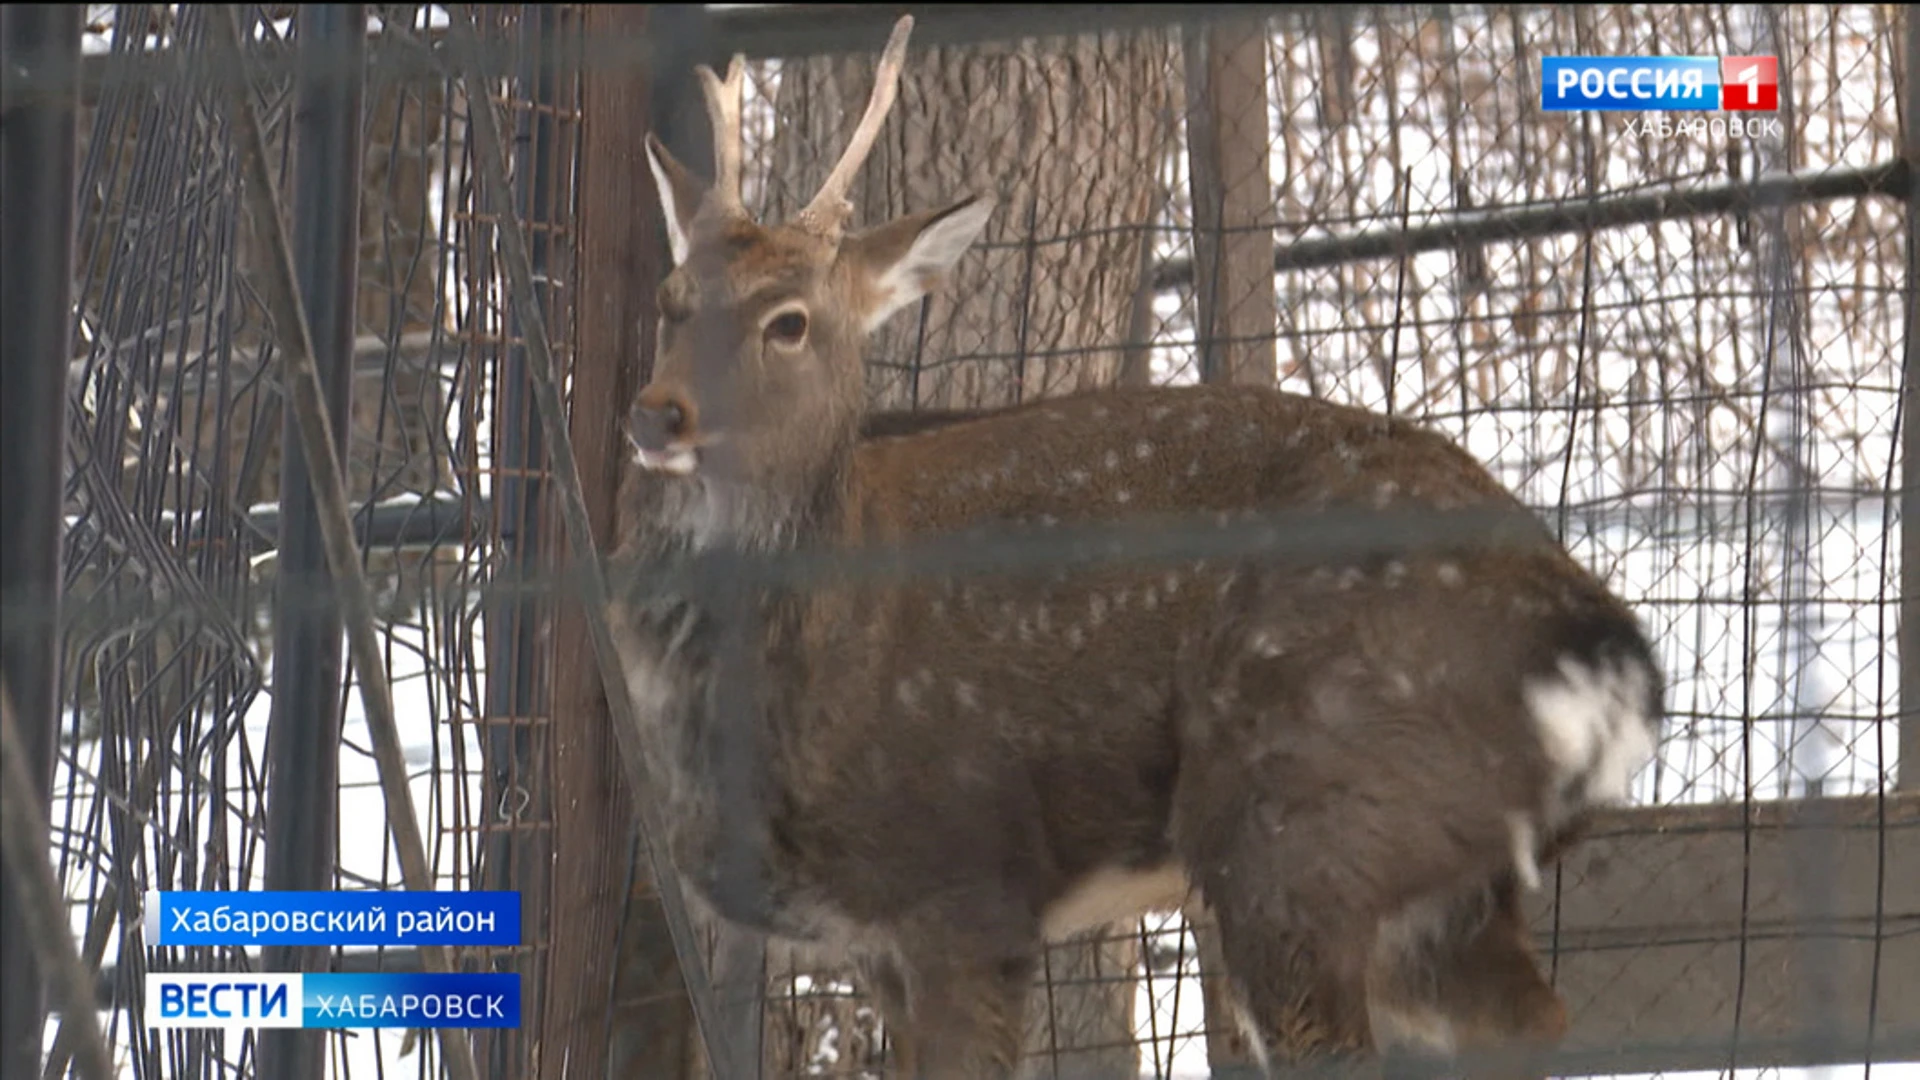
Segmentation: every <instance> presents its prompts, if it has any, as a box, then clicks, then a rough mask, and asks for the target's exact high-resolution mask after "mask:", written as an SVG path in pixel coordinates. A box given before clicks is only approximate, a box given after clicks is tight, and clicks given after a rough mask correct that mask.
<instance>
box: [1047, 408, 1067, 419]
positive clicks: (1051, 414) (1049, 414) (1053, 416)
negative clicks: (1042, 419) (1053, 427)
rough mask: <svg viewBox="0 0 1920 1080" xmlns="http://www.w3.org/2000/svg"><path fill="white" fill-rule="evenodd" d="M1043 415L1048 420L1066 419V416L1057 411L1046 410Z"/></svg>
mask: <svg viewBox="0 0 1920 1080" xmlns="http://www.w3.org/2000/svg"><path fill="white" fill-rule="evenodd" d="M1045 415H1046V418H1047V419H1049V420H1065V419H1066V418H1067V414H1066V413H1063V412H1061V411H1060V410H1059V409H1048V410H1047V411H1046V414H1045Z"/></svg>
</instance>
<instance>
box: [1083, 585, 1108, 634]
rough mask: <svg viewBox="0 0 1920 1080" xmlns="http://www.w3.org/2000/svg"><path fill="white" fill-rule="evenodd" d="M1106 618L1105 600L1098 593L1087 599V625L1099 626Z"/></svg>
mask: <svg viewBox="0 0 1920 1080" xmlns="http://www.w3.org/2000/svg"><path fill="white" fill-rule="evenodd" d="M1106 618H1107V598H1106V597H1104V596H1101V595H1100V594H1099V593H1095V594H1093V596H1091V597H1089V598H1088V599H1087V625H1088V626H1099V625H1100V624H1101V623H1102V622H1104V621H1106Z"/></svg>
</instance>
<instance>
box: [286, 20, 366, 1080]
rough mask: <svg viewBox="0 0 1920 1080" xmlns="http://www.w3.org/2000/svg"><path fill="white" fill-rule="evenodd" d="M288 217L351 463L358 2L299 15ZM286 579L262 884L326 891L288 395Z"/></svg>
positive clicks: (322, 600)
mask: <svg viewBox="0 0 1920 1080" xmlns="http://www.w3.org/2000/svg"><path fill="white" fill-rule="evenodd" d="M294 34H295V41H296V42H297V49H298V58H299V59H298V61H297V63H298V66H297V67H296V69H295V76H294V78H295V80H296V81H295V100H296V102H297V104H296V106H295V110H294V128H293V140H294V144H293V158H294V162H295V167H294V169H293V176H294V177H295V181H294V191H293V196H292V201H293V214H292V217H291V224H292V235H293V248H294V262H295V270H296V272H297V273H298V274H299V275H300V290H301V294H302V295H301V301H302V303H303V304H304V305H305V307H306V310H307V312H308V318H309V321H310V322H311V323H312V327H313V348H314V361H315V363H316V365H317V366H318V368H319V371H320V379H321V385H322V386H323V387H324V388H325V390H326V407H327V412H328V413H329V420H330V421H331V423H332V425H333V432H334V443H335V446H336V448H337V449H338V450H339V452H340V455H341V458H342V460H345V458H346V442H347V437H346V432H347V404H348V395H349V393H350V390H351V387H352V380H353V329H354V289H355V274H356V273H357V271H358V261H359V228H360V205H359V192H360V156H361V149H360V100H361V93H362V83H363V79H364V69H363V64H364V54H365V48H366V36H367V12H366V6H365V5H363V4H309V5H303V6H302V7H301V8H300V9H299V12H298V14H297V15H296V17H295V30H294ZM282 408H283V423H284V424H285V429H284V434H283V436H282V445H283V446H284V447H285V448H286V449H285V451H284V453H283V455H282V457H281V465H280V514H281V517H280V520H281V523H282V528H281V530H280V537H279V560H280V567H279V570H280V572H279V579H278V583H277V592H276V596H275V605H276V618H275V621H274V647H273V703H272V711H271V713H270V714H269V718H268V722H267V723H268V727H267V731H268V735H267V840H266V870H265V885H266V887H267V888H268V889H316V890H318V889H331V888H333V870H334V863H335V855H336V846H337V839H338V836H337V834H338V829H339V823H338V821H337V820H336V814H335V800H336V797H337V789H338V786H339V779H340V721H341V703H342V698H341V690H342V679H341V674H342V669H343V664H342V659H341V634H342V632H343V629H342V625H341V621H340V612H339V611H338V609H336V608H335V607H334V606H333V605H332V604H331V603H330V602H329V597H331V595H332V589H331V575H329V574H328V572H327V557H326V549H325V547H324V546H323V545H322V542H321V536H320V512H319V508H318V506H317V505H316V503H315V499H314V493H313V484H312V481H311V480H310V479H309V474H308V471H307V461H306V455H305V454H304V453H303V452H302V450H301V445H300V436H299V429H298V423H297V421H296V419H295V416H294V411H293V405H292V402H291V400H288V401H286V402H284V403H283V406H282ZM318 963H319V957H317V956H316V955H315V954H314V951H313V950H311V949H309V948H306V947H300V946H280V947H268V948H265V949H263V950H262V953H261V965H262V967H263V968H264V969H265V970H268V971H308V970H316V968H317V965H318ZM259 1038H260V1072H259V1075H261V1076H263V1077H264V1076H271V1077H276V1078H286V1080H320V1077H321V1076H322V1075H323V1074H324V1067H325V1063H326V1055H325V1047H326V1043H325V1036H324V1033H322V1032H319V1031H298V1030H273V1031H263V1032H261V1034H260V1037H259Z"/></svg>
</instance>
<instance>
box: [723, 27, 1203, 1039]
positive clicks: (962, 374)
mask: <svg viewBox="0 0 1920 1080" xmlns="http://www.w3.org/2000/svg"><path fill="white" fill-rule="evenodd" d="M874 59H875V57H874V55H873V54H871V53H868V54H864V55H856V56H851V57H832V58H820V59H814V60H808V61H803V62H789V63H786V64H784V65H783V66H782V68H781V71H780V77H779V85H778V89H777V91H776V113H775V115H776V122H775V127H774V132H775V134H774V136H773V139H772V146H771V148H770V153H769V154H768V155H767V157H766V159H765V160H764V161H763V163H762V170H760V171H757V172H750V176H754V177H755V178H756V179H757V178H758V177H761V176H764V177H766V179H765V180H763V181H762V182H761V183H760V184H758V185H755V187H758V188H759V190H758V191H757V192H756V190H755V189H754V187H750V188H749V189H748V191H747V196H748V198H749V200H750V205H751V204H752V203H753V202H758V203H759V204H760V205H759V207H758V209H759V210H760V211H761V214H762V217H763V220H768V221H778V220H781V219H782V218H784V217H785V216H786V215H787V214H790V213H792V212H793V211H794V210H795V209H797V208H798V207H800V206H803V205H805V204H806V202H807V201H808V200H809V199H811V198H812V196H813V193H814V192H815V191H816V190H817V189H818V186H819V184H820V181H821V180H822V179H824V178H825V176H826V174H827V172H828V171H829V170H830V169H831V168H832V167H833V164H834V162H835V161H836V160H837V159H838V157H839V155H840V153H841V151H842V149H843V148H844V147H845V146H846V143H847V137H848V136H849V135H850V134H851V133H852V131H853V128H854V126H855V125H856V124H857V123H858V122H859V118H860V115H861V113H862V111H863V110H864V107H865V103H866V98H867V94H868V91H869V89H870V88H871V86H872V82H873V66H874ZM1174 63H1175V58H1174V50H1173V48H1172V47H1171V45H1170V43H1169V42H1168V40H1167V38H1166V37H1165V36H1163V35H1160V34H1128V35H1118V34H1102V35H1086V36H1081V37H1076V38H1068V39H1049V40H1046V41H1025V42H1018V43H991V44H985V45H978V46H970V47H966V48H935V49H925V50H919V49H916V50H914V52H913V53H912V54H911V55H910V57H909V59H908V62H907V65H906V72H905V74H904V75H903V76H902V78H901V82H900V94H899V99H898V101H897V103H896V104H895V106H894V111H893V114H892V116H891V117H890V118H889V120H888V122H887V125H886V128H885V130H884V131H883V132H882V133H881V137H880V139H879V141H878V142H877V144H876V145H875V147H874V150H873V154H872V156H871V157H870V158H869V159H868V162H867V165H866V168H865V169H864V170H863V171H862V173H861V175H860V177H859V179H858V180H857V181H856V183H855V184H854V187H853V190H852V191H851V192H850V193H849V198H850V199H851V200H852V202H853V204H854V207H855V217H854V225H855V226H856V227H860V226H865V225H872V224H878V223H880V222H883V221H886V220H888V219H889V218H892V217H895V216H897V215H899V214H903V213H908V212H911V211H918V210H926V209H931V208H934V207H938V206H942V205H946V204H948V203H951V202H953V201H955V200H957V199H959V198H961V197H964V196H965V195H966V194H967V193H969V192H970V191H987V192H991V193H993V194H994V195H996V196H997V197H998V198H999V200H1000V205H999V209H998V210H997V211H996V212H995V214H994V216H993V219H992V220H991V221H990V223H989V224H988V226H987V230H986V235H985V237H984V238H983V241H982V243H981V244H980V245H978V246H977V247H976V250H975V251H974V252H973V253H970V254H969V255H968V256H967V257H966V258H965V259H963V260H962V261H961V263H960V266H959V267H958V268H957V269H956V271H955V272H954V275H953V279H952V280H950V281H948V282H946V283H944V284H943V285H941V286H940V287H939V288H937V289H935V290H934V291H933V292H932V294H931V295H930V296H929V298H928V300H927V301H926V302H925V305H924V308H923V310H924V311H925V315H926V318H925V320H924V324H923V321H922V319H921V318H919V317H918V316H919V313H920V312H919V311H918V310H915V311H910V312H909V313H906V314H903V315H902V316H900V317H897V318H895V319H894V320H893V321H892V322H891V323H890V324H889V325H888V326H886V327H883V328H882V329H881V330H880V331H879V332H878V333H877V334H876V335H875V336H874V340H873V344H872V346H871V348H870V350H869V361H870V362H869V367H868V371H869V389H870V391H871V396H872V399H873V405H874V407H875V408H920V407H972V406H990V405H999V404H1006V403H1011V402H1017V401H1021V400H1031V399H1033V398H1036V397H1044V396H1052V395H1057V394H1061V393H1067V392H1072V391H1075V390H1080V389H1087V388H1092V387H1098V386H1105V385H1109V384H1111V383H1113V382H1115V381H1116V380H1117V379H1119V378H1121V377H1123V375H1124V376H1126V377H1129V378H1136V379H1137V378H1138V377H1139V376H1140V374H1141V372H1143V371H1144V365H1143V364H1141V363H1140V353H1141V351H1140V350H1139V349H1133V350H1131V351H1130V350H1129V349H1128V348H1127V346H1128V345H1129V343H1130V341H1131V339H1132V338H1134V337H1137V336H1138V335H1139V334H1140V331H1141V327H1142V326H1143V325H1145V321H1144V320H1143V319H1142V318H1141V315H1142V310H1141V308H1140V306H1139V305H1140V303H1141V297H1143V296H1149V298H1150V295H1149V294H1148V293H1147V291H1146V290H1143V289H1141V287H1140V286H1141V281H1142V268H1143V267H1144V266H1145V265H1146V259H1145V255H1146V251H1145V249H1146V246H1147V245H1148V243H1149V242H1150V238H1151V229H1152V227H1153V223H1154V221H1155V219H1156V217H1157V216H1158V212H1159V210H1160V204H1161V202H1162V184H1161V178H1160V163H1161V162H1162V161H1163V160H1164V159H1165V158H1166V156H1167V154H1168V152H1169V151H1170V149H1171V146H1172V135H1173V126H1172V124H1173V117H1174V111H1173V106H1172V101H1171V97H1170V95H1171V93H1172V92H1173V89H1174V87H1175V81H1174V80H1173V79H1171V78H1170V77H1169V76H1170V73H1171V72H1173V71H1175V70H1177V69H1176V68H1175V67H1174ZM756 195H757V198H756ZM1130 360H1131V361H1132V362H1129V361H1130ZM1127 929H1129V928H1126V927H1115V928H1114V930H1116V931H1122V932H1124V931H1125V930H1127ZM1110 938H1111V939H1110V940H1107V941H1105V942H1098V943H1093V942H1085V941H1083V942H1076V943H1072V944H1068V945H1063V946H1060V947H1057V948H1055V949H1053V950H1050V952H1049V954H1048V957H1047V967H1046V971H1047V974H1048V976H1049V979H1048V983H1049V985H1043V986H1038V987H1036V992H1035V994H1034V1003H1033V1007H1032V1011H1031V1013H1030V1016H1029V1023H1028V1031H1029V1035H1028V1055H1029V1058H1028V1062H1027V1065H1026V1069H1025V1071H1026V1073H1027V1074H1028V1075H1034V1076H1049V1075H1053V1074H1054V1072H1055V1071H1056V1070H1057V1071H1058V1072H1059V1073H1060V1074H1061V1075H1073V1076H1134V1075H1137V1074H1138V1055H1137V1052H1136V1050H1135V1048H1134V1046H1133V1045H1132V1038H1133V1004H1134V994H1135V978H1134V971H1135V969H1136V968H1137V966H1138V963H1139V946H1138V941H1137V939H1136V938H1134V937H1132V936H1126V935H1124V933H1122V934H1116V935H1110ZM824 1004H826V1003H823V1005H824ZM833 1004H837V1005H842V1006H843V1007H844V1011H845V1013H846V1016H845V1018H844V1019H843V1020H842V1021H841V1022H840V1023H839V1024H838V1027H839V1028H840V1029H841V1030H843V1031H847V1032H853V1031H855V1030H858V1029H859V1027H860V1025H859V1023H857V1022H856V1019H855V1011H856V1010H855V1009H854V1008H853V1007H852V1005H851V1003H843V1002H837V1001H836V1002H834V1003H833ZM790 1015H792V1013H791V1012H790V1011H787V1010H779V1009H772V1010H769V1023H770V1024H773V1025H779V1024H780V1023H781V1017H783V1016H790ZM810 1024H812V1025H816V1028H815V1032H816V1033H817V1031H818V1030H820V1029H821V1028H824V1027H830V1026H834V1025H832V1024H830V1023H829V1022H828V1021H827V1020H826V1019H825V1018H812V1019H811V1020H810ZM809 1034H814V1033H809V1032H781V1031H780V1030H778V1028H777V1027H776V1029H775V1030H772V1031H770V1032H769V1035H768V1044H769V1045H770V1046H775V1047H778V1046H783V1045H788V1046H791V1045H801V1044H805V1043H807V1042H808V1041H809V1040H808V1036H809Z"/></svg>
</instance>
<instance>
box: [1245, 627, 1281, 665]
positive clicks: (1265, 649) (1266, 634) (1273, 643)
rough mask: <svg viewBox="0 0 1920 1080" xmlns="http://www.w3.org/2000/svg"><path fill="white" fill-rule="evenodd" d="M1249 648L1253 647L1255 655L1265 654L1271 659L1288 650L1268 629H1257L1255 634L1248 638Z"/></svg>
mask: <svg viewBox="0 0 1920 1080" xmlns="http://www.w3.org/2000/svg"><path fill="white" fill-rule="evenodd" d="M1247 648H1249V649H1252V650H1253V653H1254V655H1255V656H1264V657H1266V658H1267V659H1269V660H1271V659H1273V658H1274V657H1276V656H1279V655H1280V654H1281V653H1284V652H1286V649H1285V648H1283V647H1282V646H1281V644H1280V639H1279V638H1278V637H1275V636H1274V635H1273V633H1272V632H1271V631H1268V630H1255V631H1254V632H1253V636H1252V637H1250V638H1248V639H1247Z"/></svg>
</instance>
